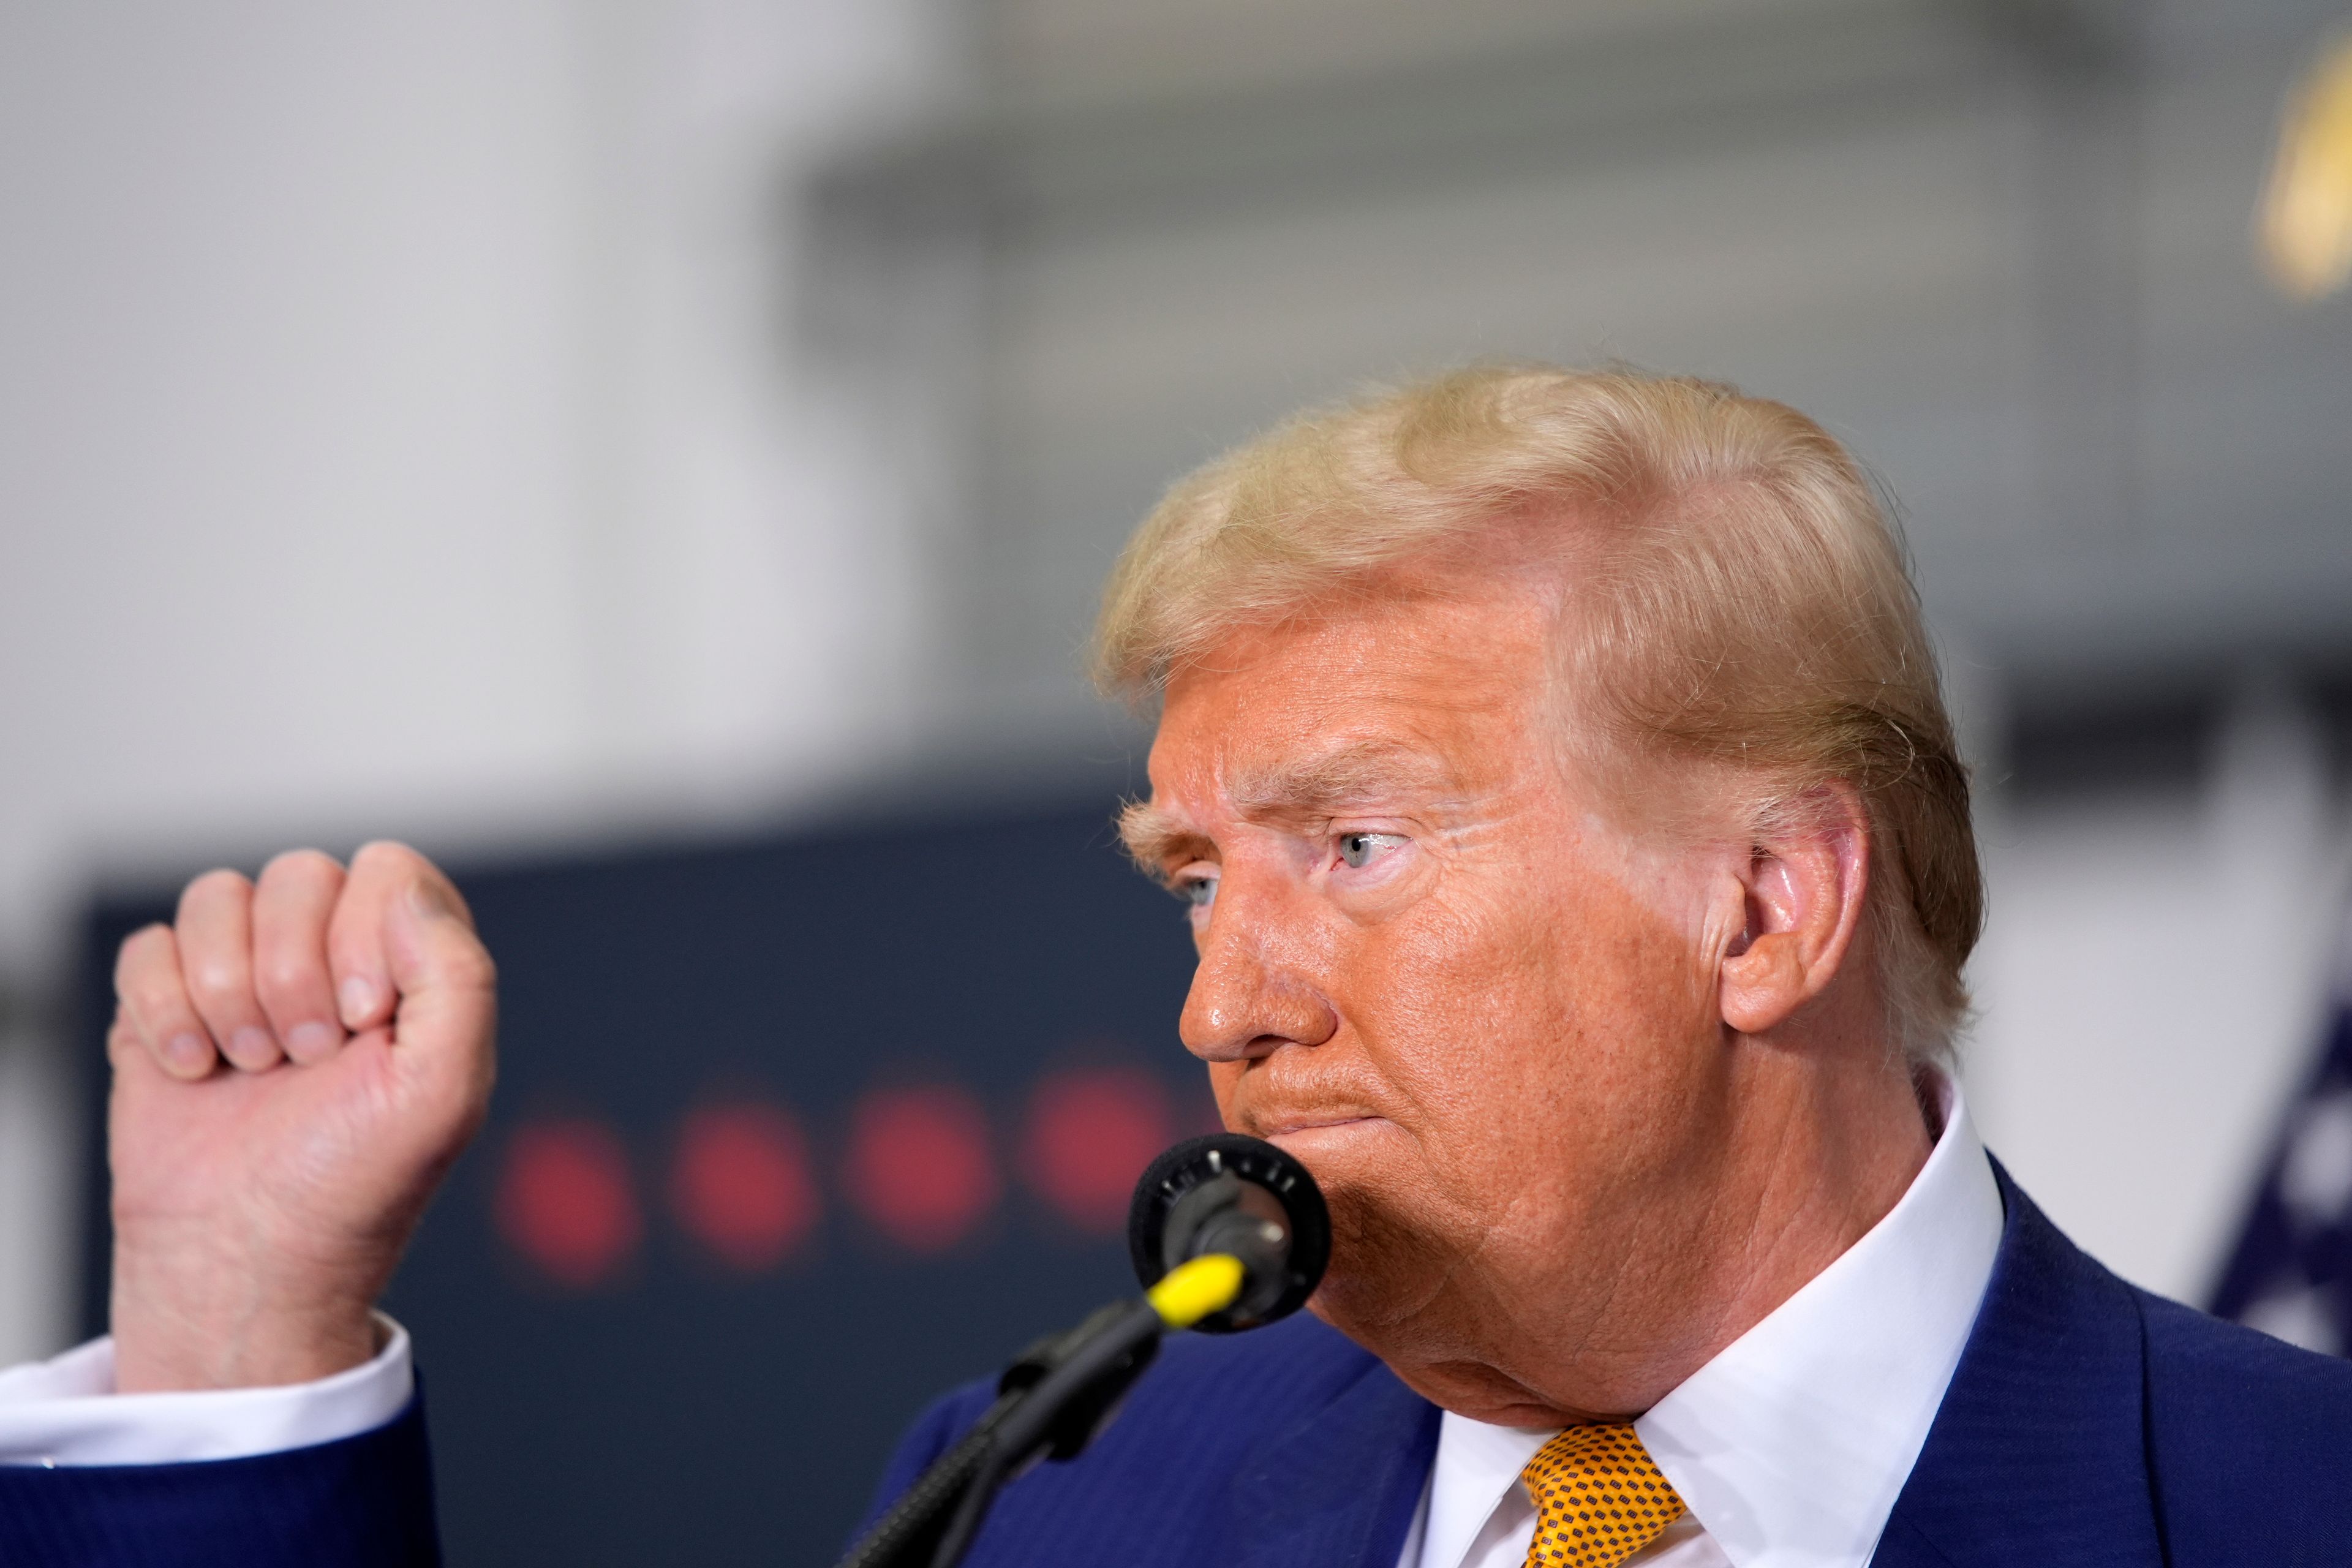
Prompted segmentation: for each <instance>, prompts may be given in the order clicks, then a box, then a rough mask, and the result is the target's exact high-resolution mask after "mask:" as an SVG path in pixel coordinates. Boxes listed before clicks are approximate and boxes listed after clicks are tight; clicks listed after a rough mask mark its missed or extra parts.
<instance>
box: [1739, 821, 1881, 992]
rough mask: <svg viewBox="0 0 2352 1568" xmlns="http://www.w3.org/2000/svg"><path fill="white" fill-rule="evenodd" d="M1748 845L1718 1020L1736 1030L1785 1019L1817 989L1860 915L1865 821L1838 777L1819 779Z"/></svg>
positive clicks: (1866, 865)
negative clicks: (1787, 819)
mask: <svg viewBox="0 0 2352 1568" xmlns="http://www.w3.org/2000/svg"><path fill="white" fill-rule="evenodd" d="M1805 804H1806V805H1807V806H1808V807H1809V808H1810V809H1808V810H1805V811H1802V812H1801V813H1798V814H1796V816H1797V823H1798V825H1797V826H1790V827H1788V828H1785V829H1775V830H1773V831H1772V832H1771V834H1770V835H1769V837H1768V840H1767V841H1765V842H1760V843H1758V844H1757V845H1756V846H1755V847H1754V849H1753V852H1752V853H1751V854H1750V855H1749V857H1748V868H1747V871H1746V873H1745V874H1744V875H1743V876H1741V878H1740V879H1739V880H1740V885H1741V891H1742V894H1743V896H1744V899H1745V905H1744V908H1745V913H1746V917H1747V929H1746V931H1744V932H1743V933H1742V935H1741V937H1740V939H1739V941H1738V942H1734V943H1733V944H1732V946H1731V949H1730V951H1729V952H1727V953H1726V955H1725V957H1724V959H1723V963H1722V967H1721V970H1720V973H1721V1006H1722V1010H1723V1021H1724V1022H1725V1023H1727V1024H1728V1025H1730V1026H1731V1027H1733V1028H1734V1029H1737V1030H1738V1031H1739V1032H1740V1033H1741V1034H1743V1035H1760V1034H1763V1033H1764V1032H1765V1031H1767V1030H1769V1029H1772V1028H1775V1027H1777V1026H1780V1024H1783V1023H1785V1022H1787V1020H1788V1018H1789V1016H1790V1015H1791V1014H1793V1013H1795V1012H1796V1011H1797V1009H1798V1008H1800V1007H1801V1006H1803V1005H1805V1004H1806V1003H1807V1002H1810V1001H1811V1000H1812V999H1813V998H1814V997H1815V996H1818V995H1819V994H1821V993H1822V990H1823V989H1824V988H1825V987H1826V986H1828V984H1829V983H1830V981H1831V980H1832V979H1833V978H1834V977H1835V976H1836V974H1837V972H1838V968H1839V966H1840V965H1841V964H1843V963H1844V961H1845V955H1846V952H1847V950H1848V949H1850V948H1851V947H1852V946H1853V936H1854V931H1856V929H1857V928H1859V927H1860V925H1861V924H1862V910H1863V900H1864V893H1865V891H1866V890H1867V889H1868V887H1869V880H1870V825H1869V818H1868V817H1867V816H1864V813H1863V809H1862V801H1861V798H1860V797H1859V796H1858V795H1855V793H1854V791H1853V788H1852V787H1851V786H1849V785H1847V784H1843V783H1840V784H1825V785H1823V786H1822V788H1821V789H1819V790H1818V791H1816V792H1814V794H1813V795H1811V796H1809V797H1808V798H1807V800H1806V802H1805Z"/></svg>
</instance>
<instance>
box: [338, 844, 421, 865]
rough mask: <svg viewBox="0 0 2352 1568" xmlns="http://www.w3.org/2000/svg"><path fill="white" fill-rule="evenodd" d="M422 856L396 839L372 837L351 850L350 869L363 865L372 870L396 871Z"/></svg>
mask: <svg viewBox="0 0 2352 1568" xmlns="http://www.w3.org/2000/svg"><path fill="white" fill-rule="evenodd" d="M423 859H424V857H423V856H421V855H419V854H418V853H417V852H416V851H415V850H414V849H411V848H410V847H408V846H407V845H405V844H403V843H401V842H400V841H399V840H397V839H393V838H372V839H370V840H368V842H366V843H365V844H362V845H361V846H360V847H359V848H358V849H357V850H355V851H353V852H352V870H354V871H356V870H358V869H360V868H361V867H362V866H365V867H366V868H368V869H369V870H370V871H372V872H378V873H381V872H385V871H396V870H400V869H402V868H405V867H409V866H413V865H415V864H416V863H418V862H420V861H422V860H423Z"/></svg>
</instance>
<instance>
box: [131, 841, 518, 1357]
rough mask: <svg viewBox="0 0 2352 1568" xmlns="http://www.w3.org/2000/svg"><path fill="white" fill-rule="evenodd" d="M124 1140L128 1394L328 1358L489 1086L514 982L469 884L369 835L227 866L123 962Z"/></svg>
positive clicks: (354, 1332)
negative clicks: (486, 933)
mask: <svg viewBox="0 0 2352 1568" xmlns="http://www.w3.org/2000/svg"><path fill="white" fill-rule="evenodd" d="M115 994H116V997H117V999H118V1003H119V1005H118V1007H117V1008H116V1012H115V1017H114V1026H113V1028H112V1030H111V1032H110V1035H109V1036H108V1039H107V1054H108V1056H109V1057H110V1058H111V1060H112V1062H113V1067H114V1090H113V1097H112V1100H111V1102H110V1106H109V1108H108V1118H107V1123H108V1144H109V1153H110V1161H111V1164H112V1168H113V1174H114V1199H113V1201H114V1290H113V1309H112V1316H113V1329H114V1338H115V1375H116V1384H117V1386H118V1388H119V1389H121V1391H122V1392H124V1393H133V1392H138V1391H141V1390H152V1389H195V1388H233V1387H252V1386H258V1385H262V1384H282V1383H299V1382H307V1381H309V1380H310V1379H313V1378H318V1377H324V1376H326V1375H328V1374H330V1373H335V1372H340V1371H341V1370H343V1369H344V1368H346V1367H351V1366H356V1365H358V1364H359V1363H362V1362H363V1361H366V1360H368V1359H369V1358H370V1357H371V1356H373V1354H374V1353H375V1351H376V1349H377V1348H378V1347H377V1345H376V1342H375V1330H374V1326H373V1317H372V1310H373V1304H374V1302H375V1299H376V1297H377V1296H378V1295H379V1294H381V1293H382V1291H383V1288H384V1286H385V1284H386V1283H387V1282H388V1281H389V1280H390V1279H391V1278H392V1272H393V1269H394V1267H395V1266H396V1265H397V1264H398V1263H399V1261H400V1253H401V1249H402V1247H404V1246H405V1245H406V1244H407V1241H408V1237H409V1234H410V1232H411V1231H413V1230H414V1229H415V1226H416V1221H417V1218H418V1216H419V1215H422V1214H423V1212H424V1210H425V1204H426V1202H427V1201H428V1200H429V1199H430V1198H431V1197H432V1195H433V1190H434V1188H435V1187H436V1185H438V1184H439V1183H440V1180H441V1176H442V1174H443V1173H444V1172H446V1170H447V1169H448V1167H449V1163H450V1162H451V1161H453V1160H455V1159H456V1158H457V1153H458V1152H459V1151H460V1150H461V1149H463V1148H464V1147H465V1144H466V1142H467V1139H468V1138H470V1137H471V1136H472V1135H473V1132H474V1130H475V1129H476V1128H477V1127H478V1126H479V1125H480V1124H481V1119H482V1113H483V1110H485V1108H486V1107H487V1106H488V1101H489V1093H490V1080H491V1078H492V1076H493V1072H494V1059H495V1058H494V1051H493V1045H492V1040H493V1037H494V1035H495V1033H496V1024H497V992H496V984H495V976H494V973H493V971H492V968H491V965H490V958H489V954H488V952H486V951H484V949H483V947H482V943H481V942H480V939H479V938H478V937H477V936H476V935H475V934H474V925H473V919H472V917H471V916H470V915H469V914H468V913H467V910H466V905H465V901H464V900H462V899H460V898H459V897H458V896H457V889H456V888H455V887H453V886H451V884H450V882H449V879H447V878H446V877H444V876H443V875H442V874H441V872H440V871H439V870H438V869H437V868H435V867H434V866H433V864H432V863H431V862H430V861H428V860H426V859H425V858H424V857H423V856H421V855H419V854H417V853H416V852H415V850H413V849H409V848H406V847H404V846H401V845H397V844H371V845H369V846H367V847H365V848H363V849H362V850H361V851H360V852H359V853H358V854H356V855H354V856H353V857H352V864H351V868H350V870H349V871H346V870H345V869H344V868H342V867H341V866H339V865H337V864H336V863H335V862H334V861H333V860H331V859H330V858H328V857H326V856H324V855H321V854H320V853H318V852H317V851H315V850H298V851H295V852H293V853H291V854H287V855H281V856H279V857H278V858H277V859H275V860H272V861H271V862H270V863H269V864H268V867H267V868H264V869H263V871H262V873H261V877H260V879H259V881H258V882H252V881H248V880H247V879H245V878H244V877H242V876H239V875H238V874H236V872H233V871H212V872H207V873H206V874H205V875H204V876H202V877H199V878H197V879H195V880H194V881H193V882H191V883H189V884H188V887H187V889H186V891H185V892H184V893H183V894H182V895H181V898H180V908H179V914H178V918H177V919H176V920H175V921H174V922H173V924H171V925H154V926H150V927H148V928H147V929H146V930H144V931H140V932H138V933H137V934H136V935H134V936H132V937H131V938H130V940H128V941H127V942H124V943H123V944H122V951H121V956H120V958H119V959H118V960H117V963H116V966H115Z"/></svg>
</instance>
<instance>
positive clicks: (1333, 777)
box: [1233, 742, 1454, 818]
mask: <svg viewBox="0 0 2352 1568" xmlns="http://www.w3.org/2000/svg"><path fill="white" fill-rule="evenodd" d="M1453 787H1454V774H1453V771H1452V770H1451V769H1450V768H1448V767H1446V765H1445V764H1444V763H1443V762H1441V761H1439V760H1438V759H1437V758H1435V757H1433V756H1431V755H1430V754H1429V753H1427V752H1420V751H1415V750H1412V749H1411V748H1409V747H1404V746H1399V745H1394V744H1391V743H1386V742H1377V743H1364V744H1358V745H1350V746H1342V747H1339V748H1338V749H1335V750H1333V751H1330V752H1325V753H1323V754H1322V755H1320V756H1316V757H1308V758H1305V759H1302V760H1300V761H1298V762H1295V763H1282V764H1280V765H1277V766H1274V767H1269V768H1261V769H1253V770H1251V771H1249V772H1246V773H1243V774H1241V775H1240V776H1239V777H1237V778H1236V779H1235V780H1234V791H1233V795H1234V805H1236V806H1237V807H1239V808H1240V810H1241V812H1242V814H1243V815H1244V816H1253V817H1266V816H1272V817H1290V818H1297V817H1321V816H1336V815H1338V814H1339V813H1340V812H1342V811H1344V810H1347V809H1348V808H1349V807H1362V806H1368V805H1382V804H1388V803H1391V802H1394V801H1396V800H1398V799H1399V798H1400V797H1406V796H1426V795H1430V794H1432V793H1433V792H1436V793H1449V794H1450V793H1452V790H1453Z"/></svg>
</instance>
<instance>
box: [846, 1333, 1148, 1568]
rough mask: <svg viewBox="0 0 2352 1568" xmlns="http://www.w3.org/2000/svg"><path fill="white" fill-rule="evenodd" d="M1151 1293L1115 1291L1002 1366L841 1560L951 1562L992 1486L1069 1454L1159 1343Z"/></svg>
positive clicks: (855, 1564) (885, 1565) (852, 1567)
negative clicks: (963, 1419)
mask: <svg viewBox="0 0 2352 1568" xmlns="http://www.w3.org/2000/svg"><path fill="white" fill-rule="evenodd" d="M1166 1327H1167V1325H1166V1324H1164V1323H1163V1322H1162V1321H1160V1313H1159V1312H1158V1311H1157V1310H1155V1309H1154V1308H1153V1307H1152V1305H1151V1303H1150V1301H1148V1300H1140V1299H1139V1300H1131V1301H1115V1302H1113V1303H1112V1304H1111V1305H1109V1306H1108V1307H1105V1308H1103V1309H1102V1310H1099V1311H1097V1312H1095V1313H1094V1314H1092V1315H1091V1316H1089V1317H1088V1318H1087V1320H1086V1321H1084V1322H1082V1323H1080V1324H1079V1325H1078V1326H1077V1327H1076V1328H1075V1329H1071V1330H1069V1331H1066V1332H1064V1333H1060V1334H1055V1335H1051V1336H1049V1337H1047V1338H1045V1339H1043V1340H1040V1341H1038V1342H1036V1343H1035V1344H1034V1345H1032V1346H1030V1347H1029V1349H1028V1350H1026V1351H1025V1352H1023V1353H1022V1354H1021V1356H1020V1358H1019V1359H1017V1360H1016V1361H1014V1362H1013V1364H1012V1365H1011V1366H1009V1367H1007V1368H1005V1369H1004V1375H1003V1377H1001V1378H999V1379H998V1380H997V1384H996V1388H997V1394H996V1403H995V1404H993V1405H990V1406H989V1408H988V1412H987V1414H986V1415H982V1417H981V1418H980V1420H979V1421H978V1422H977V1423H976V1424H975V1425H974V1426H972V1428H971V1431H970V1432H968V1433H966V1434H965V1435H964V1436H963V1437H962V1438H961V1439H960V1440H959V1441H958V1442H957V1443H956V1444H955V1445H954V1446H953V1447H950V1448H949V1449H948V1451H947V1452H946V1453H944V1454H942V1455H940V1457H939V1458H937V1459H935V1460H933V1461H932V1462H931V1465H930V1468H928V1469H926V1470H925V1471H924V1472H923V1473H922V1474H921V1475H920V1476H919V1477H918V1478H917V1479H916V1480H915V1484H914V1485H913V1486H911V1487H909V1488H908V1489H907V1493H906V1495H905V1496H903V1497H901V1498H900V1499H899V1500H898V1502H897V1503H896V1504H894V1505H893V1506H892V1507H891V1509H890V1510H889V1511H888V1512H887V1513H885V1514H884V1515H883V1516H882V1517H881V1518H880V1519H878V1520H877V1521H875V1523H874V1527H873V1528H872V1529H871V1530H869V1531H866V1534H865V1536H864V1537H863V1538H861V1539H860V1540H859V1541H858V1542H857V1544H856V1546H855V1547H853V1548H851V1549H850V1553H849V1555H848V1556H846V1557H845V1558H843V1559H842V1560H841V1568H955V1564H956V1563H960V1562H961V1561H962V1560H963V1554H964V1553H965V1552H967V1551H969V1550H970V1549H971V1542H972V1538H973V1537H974V1536H975V1535H977V1534H979V1532H980V1527H981V1524H982V1521H985V1520H986V1519H987V1517H988V1510H989V1505H990V1504H991V1503H992V1502H994V1501H995V1500H996V1493H997V1491H998V1490H999V1489H1001V1488H1003V1485H1004V1483H1005V1482H1007V1481H1009V1480H1011V1479H1013V1477H1014V1476H1016V1475H1018V1474H1019V1473H1020V1472H1021V1471H1022V1470H1024V1469H1025V1468H1027V1467H1028V1466H1029V1464H1030V1463H1031V1462H1032V1461H1034V1460H1035V1459H1037V1458H1040V1457H1041V1456H1047V1457H1051V1458H1056V1459H1068V1458H1076V1456H1077V1455H1078V1454H1079V1453H1080V1452H1082V1451H1083V1450H1084V1449H1085V1447H1086V1446H1087V1444H1088V1443H1090V1442H1092V1441H1093V1440H1094V1436H1095V1434H1096V1433H1097V1432H1098V1431H1100V1430H1101V1429H1102V1426H1103V1425H1104V1423H1105V1422H1106V1421H1107V1420H1108V1418H1109V1416H1110V1414H1111V1411H1112V1410H1113V1409H1114V1408H1115V1407H1116V1406H1117V1405H1118V1400H1119V1396H1120V1395H1122V1394H1125V1393H1126V1392H1127V1391H1128V1389H1129V1387H1130V1386H1132V1385H1133V1384H1134V1382H1135V1380H1136V1379H1137V1378H1139V1377H1140V1376H1142V1375H1143V1372H1144V1369H1145V1368H1146V1367H1148V1366H1150V1364H1151V1361H1152V1358H1153V1357H1154V1356H1156V1355H1157V1354H1159V1352H1160V1335H1161V1334H1162V1333H1163V1332H1165V1331H1166Z"/></svg>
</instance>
